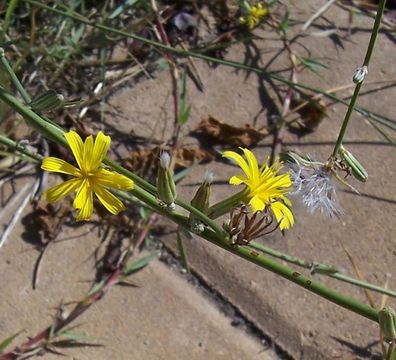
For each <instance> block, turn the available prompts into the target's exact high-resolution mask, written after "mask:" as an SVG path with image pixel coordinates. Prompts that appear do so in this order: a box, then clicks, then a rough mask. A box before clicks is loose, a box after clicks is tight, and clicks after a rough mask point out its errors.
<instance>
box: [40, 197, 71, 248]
mask: <svg viewBox="0 0 396 360" xmlns="http://www.w3.org/2000/svg"><path fill="white" fill-rule="evenodd" d="M71 211H72V207H71V204H70V203H68V202H62V203H60V205H59V206H57V207H55V206H54V205H53V204H49V203H47V202H44V201H38V202H36V203H35V204H34V215H35V221H36V226H37V227H38V232H39V234H40V237H41V242H42V244H46V243H47V242H48V241H50V240H53V239H55V238H56V237H57V236H58V233H59V231H60V229H61V226H62V224H63V221H64V219H65V217H66V216H68V215H69V214H70V213H71Z"/></svg>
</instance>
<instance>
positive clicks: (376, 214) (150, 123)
mask: <svg viewBox="0 0 396 360" xmlns="http://www.w3.org/2000/svg"><path fill="white" fill-rule="evenodd" d="M319 5H320V2H318V1H312V2H299V3H298V4H297V5H296V6H295V7H294V10H291V11H294V13H293V14H294V16H296V14H300V15H301V24H300V25H302V22H303V20H304V19H305V20H306V18H307V13H313V12H314V10H315V9H316V8H318V6H319ZM297 16H298V15H297ZM348 16H349V14H348V13H347V12H345V11H343V10H341V9H340V8H337V7H333V8H331V9H330V10H329V11H328V12H327V13H326V19H327V20H329V21H330V23H334V24H337V26H338V28H339V29H340V30H339V33H337V35H340V36H341V38H342V36H347V30H348V26H349V17H348ZM327 20H326V21H325V20H322V22H319V23H320V25H315V26H314V27H313V30H315V29H316V30H317V28H319V29H323V28H327V27H326V26H328V23H327ZM326 24H327V25H326ZM300 25H298V22H297V25H295V28H294V29H295V30H296V29H297V27H298V26H300ZM371 26H372V21H371V20H370V19H368V18H364V17H360V18H355V23H354V24H353V36H351V37H350V38H344V39H342V46H340V44H339V43H337V42H336V41H334V37H318V36H309V37H307V38H304V40H303V43H304V46H305V49H308V50H307V53H305V50H304V49H302V48H301V49H300V50H299V51H301V54H305V55H307V56H308V55H309V56H311V57H312V58H314V59H320V61H321V62H323V63H324V64H326V65H328V66H329V69H327V70H323V71H322V72H321V76H320V77H318V76H316V75H314V74H311V73H309V72H305V73H303V74H299V81H300V82H303V83H309V84H312V85H314V86H319V87H321V88H324V89H331V88H334V87H338V86H341V85H346V84H351V83H352V82H351V78H352V75H353V73H354V71H355V69H356V68H357V67H358V66H360V65H361V63H362V60H363V57H364V53H365V50H366V47H367V44H368V39H369V34H370V31H371ZM290 31H291V32H293V27H291V29H290ZM261 35H262V40H261V41H260V40H258V41H257V42H256V43H255V44H256V46H257V48H256V49H254V48H249V49H248V48H247V47H244V46H242V45H238V46H235V47H233V48H232V49H231V50H230V51H229V52H228V53H227V58H228V59H232V60H237V61H248V60H252V61H253V60H254V59H253V58H249V56H248V52H249V51H256V53H255V55H257V63H255V64H256V65H257V66H261V67H264V66H265V64H266V62H267V61H269V60H270V59H271V58H272V56H273V55H274V54H275V53H277V51H278V50H279V49H281V48H282V44H280V43H279V42H274V41H272V40H270V39H271V38H272V39H273V36H271V35H273V34H271V32H269V33H263V34H261ZM296 46H297V45H296ZM297 47H298V46H297ZM246 59H248V60H246ZM390 59H393V60H394V59H395V45H394V39H393V37H392V35H390V34H381V35H380V37H379V40H378V43H377V45H376V51H375V54H374V57H373V61H372V64H371V65H370V71H369V76H368V78H367V80H368V81H374V80H375V81H380V80H389V79H391V78H395V75H396V68H395V67H394V66H393V65H394V61H393V60H392V61H390ZM195 63H196V65H197V66H198V69H199V72H200V74H201V77H202V81H203V83H204V84H205V91H204V92H203V93H201V92H199V91H197V90H196V89H195V87H194V85H193V83H192V82H191V83H189V85H188V89H189V101H190V102H191V104H192V112H191V119H190V120H189V122H188V123H187V125H186V127H185V128H184V134H185V137H184V138H183V141H184V143H185V144H193V143H196V140H195V139H193V138H190V137H188V136H187V134H188V132H189V131H190V130H193V129H195V128H196V126H197V124H198V122H199V121H200V120H201V119H202V118H203V117H205V116H207V115H209V114H210V115H212V116H214V117H216V118H218V119H219V120H222V121H226V122H227V123H229V124H233V125H244V124H245V123H249V124H251V125H254V126H256V127H257V128H259V127H260V126H265V125H266V124H267V119H268V117H269V116H271V115H273V114H274V113H276V107H277V106H279V105H280V104H279V103H278V102H277V100H276V96H274V94H273V89H271V86H270V84H269V83H268V82H266V80H265V79H264V78H260V77H258V76H256V75H254V74H250V75H246V73H245V72H243V71H236V70H235V69H230V68H225V67H222V66H219V67H216V68H215V69H213V68H209V67H208V66H207V65H205V64H202V63H201V62H199V61H196V62H195ZM253 63H254V62H253ZM285 64H287V62H285V59H284V58H282V57H281V56H280V57H279V60H278V59H277V61H276V62H274V64H273V65H272V66H271V70H273V69H282V68H284V67H285ZM170 84H171V79H170V77H169V74H168V73H167V72H161V73H158V74H157V76H156V79H155V81H153V82H151V81H146V82H142V83H140V84H138V85H137V86H135V87H134V88H133V89H128V88H124V89H122V90H121V91H119V92H118V93H117V94H116V95H115V96H113V97H112V98H111V99H110V100H109V104H108V105H107V106H104V111H105V113H106V121H107V125H111V124H114V123H117V124H118V122H117V121H119V120H121V119H122V120H124V121H123V122H122V126H123V129H122V131H123V132H124V133H131V132H134V133H135V134H137V135H139V136H147V137H150V138H156V139H166V138H168V137H169V134H170V131H171V127H170V125H169V124H170V123H171V121H172V120H171V119H172V111H173V107H172V99H171V96H170V91H171V90H170ZM373 87H375V86H374V85H369V84H368V83H367V85H364V87H363V92H362V96H361V97H360V98H359V101H358V103H359V105H361V106H364V107H366V108H369V109H370V110H371V111H374V112H378V113H380V114H382V115H384V116H388V117H389V118H391V119H392V118H394V114H395V110H396V108H395V103H394V99H395V97H396V91H395V89H394V87H389V88H387V89H383V90H381V92H375V91H374V92H373V91H371V90H372V89H373ZM351 91H352V87H351V88H350V90H349V91H346V92H344V93H342V94H341V96H345V95H347V96H350V94H351ZM147 94H150V97H149V96H148V95H147ZM270 95H271V96H270ZM153 99H155V101H153ZM273 99H275V100H273ZM131 109H133V111H131ZM345 110H346V108H345V107H344V106H343V105H341V104H337V105H335V106H333V107H331V108H330V110H329V114H328V115H329V117H328V118H326V119H325V120H324V121H323V123H322V124H320V126H319V128H318V131H316V132H314V133H312V134H309V135H306V136H305V137H302V138H299V137H298V136H297V135H293V134H291V133H288V134H287V135H286V138H285V140H284V143H285V146H286V147H287V148H289V149H294V150H297V151H299V152H301V153H306V154H310V155H311V156H314V157H317V158H318V159H320V160H322V161H325V160H326V159H327V158H328V156H329V154H330V152H331V150H332V144H334V142H335V139H336V137H337V135H338V131H339V128H340V125H341V122H342V119H343V116H344V114H345ZM126 119H129V121H125V120H126ZM271 142H272V139H266V140H264V141H263V142H262V143H260V146H257V147H256V148H255V149H254V151H255V153H256V154H257V156H258V158H259V159H262V160H265V159H266V158H267V156H268V155H269V153H270V146H269V145H270V144H271ZM345 145H346V146H347V147H348V148H349V149H350V150H351V151H352V152H353V153H354V154H355V155H356V157H358V158H359V159H360V161H362V163H363V164H364V166H365V167H366V169H367V170H368V172H369V181H368V182H367V183H366V184H364V185H363V184H356V183H355V182H354V183H353V185H354V186H356V187H357V188H358V189H359V191H360V192H361V196H357V195H355V194H353V193H352V192H350V191H349V190H345V188H342V187H341V186H340V189H339V191H338V195H339V201H340V204H341V206H342V208H343V211H344V214H343V215H342V217H341V219H340V220H337V219H330V218H328V217H326V216H322V215H321V214H313V215H311V214H308V212H307V211H306V210H305V209H304V208H303V206H302V205H301V204H299V203H298V201H297V200H295V201H294V205H293V209H294V211H295V214H296V219H297V220H296V226H295V227H294V228H293V229H292V230H291V231H289V232H287V235H286V236H285V237H284V238H282V237H281V236H275V235H273V236H270V237H268V238H266V239H263V240H262V241H263V242H264V243H265V244H267V245H270V246H273V247H274V248H276V249H279V250H282V251H285V252H288V253H290V254H292V255H295V256H300V257H302V258H304V259H306V260H308V261H312V260H315V261H319V262H324V263H329V264H333V265H335V266H337V267H339V268H342V269H344V270H345V271H346V272H347V273H348V274H351V275H353V269H352V267H351V264H350V262H349V261H348V259H347V256H346V254H345V252H344V250H343V248H342V244H344V245H345V246H346V247H347V248H348V249H349V251H350V252H351V254H352V256H353V258H354V260H355V261H356V262H357V264H358V265H359V266H360V267H361V268H362V270H363V272H364V275H365V276H366V278H367V280H368V281H372V282H374V283H377V284H383V283H384V282H385V279H386V275H385V274H386V273H388V272H391V271H392V269H393V264H394V256H395V252H394V250H393V249H394V238H393V235H392V234H393V232H392V223H393V221H394V219H395V215H396V198H395V194H396V183H395V182H394V181H392V179H393V178H394V175H395V173H394V172H395V170H394V169H395V168H396V162H395V155H394V154H395V153H394V148H393V147H391V146H390V145H389V143H387V142H386V141H385V140H384V139H383V138H382V137H381V136H380V135H379V134H378V133H377V132H375V131H374V130H373V129H372V128H371V127H370V126H369V125H368V124H367V122H366V121H365V120H364V119H363V118H362V117H361V116H359V115H357V114H354V115H353V118H352V125H351V126H350V129H348V133H347V137H346V141H345ZM125 153H127V152H126V151H125ZM206 169H210V170H212V171H214V173H215V175H216V180H217V181H218V182H219V183H222V184H223V185H216V186H214V190H213V202H216V201H218V200H221V199H223V198H224V197H225V196H227V195H229V194H230V193H231V192H233V191H236V190H234V189H230V188H229V187H228V186H227V185H224V184H225V183H226V182H227V180H228V178H229V177H230V176H232V175H234V174H235V173H236V172H237V171H238V170H237V169H236V168H235V167H233V166H230V165H225V164H222V163H219V162H214V163H211V164H209V165H207V166H199V167H196V168H195V169H193V170H192V172H191V173H190V174H189V176H188V178H187V179H186V181H184V182H183V186H182V187H180V189H179V192H180V193H181V194H182V195H183V196H185V197H186V198H187V199H189V198H191V197H192V192H193V190H192V189H194V187H195V186H196V184H197V183H199V181H200V180H201V179H202V175H203V173H204V172H205V170H206ZM163 241H164V243H165V244H167V245H169V246H170V247H171V248H173V249H174V250H175V239H174V236H173V237H172V236H168V237H167V238H165V239H164V240H163ZM187 251H188V256H189V258H190V261H191V264H192V266H193V269H194V270H195V271H196V272H197V273H199V275H200V276H202V277H203V278H204V279H205V281H206V282H207V283H208V284H209V285H210V286H213V287H214V288H216V289H217V290H218V291H220V292H221V293H222V294H223V295H224V296H226V297H227V298H228V299H229V300H230V301H231V302H232V303H233V304H234V305H235V306H237V307H238V308H239V309H240V310H241V311H242V313H243V314H245V315H246V316H247V318H248V319H250V320H251V321H253V322H254V323H255V324H256V325H257V326H258V327H259V328H260V329H262V330H263V332H264V333H266V334H268V335H269V336H271V338H272V339H273V340H274V341H275V342H276V343H277V344H280V345H281V346H282V347H283V348H284V349H286V350H287V351H288V352H289V353H290V354H292V355H293V356H294V357H295V358H301V359H325V358H330V359H334V358H342V359H343V358H353V357H358V358H372V357H374V358H375V356H379V347H378V346H377V344H378V328H377V325H376V324H375V323H373V322H371V321H368V320H366V319H364V318H361V317H359V316H357V315H355V314H352V313H350V312H348V311H346V310H344V309H341V308H339V307H337V306H335V305H333V304H330V303H328V302H326V301H325V300H321V299H320V298H318V297H317V296H315V295H312V294H310V293H308V292H307V291H305V290H302V289H299V288H298V287H297V286H295V285H293V284H290V283H288V282H287V281H285V280H282V279H279V278H278V277H275V276H273V275H271V274H268V273H267V272H265V271H261V270H260V269H258V268H257V267H256V266H253V265H251V264H247V263H245V262H243V261H241V260H240V259H238V258H236V257H234V256H232V255H228V254H227V253H225V252H224V251H223V250H221V249H217V248H215V247H214V246H213V245H211V244H207V243H205V242H204V241H200V240H194V241H191V242H188V243H187ZM318 278H319V277H318ZM320 279H321V280H323V281H325V282H326V283H327V284H329V286H332V287H334V288H335V289H337V290H339V291H343V292H345V293H347V294H349V295H350V296H353V297H355V298H359V299H360V300H361V301H363V302H366V298H365V296H364V293H363V291H362V290H360V289H357V288H353V287H351V286H347V285H345V284H342V283H339V282H336V281H334V280H331V279H327V278H323V277H320ZM389 286H390V287H391V288H396V282H395V280H394V279H393V278H392V279H391V281H390V284H389ZM375 300H376V303H377V304H379V303H380V300H381V296H377V295H376V296H375ZM389 303H390V304H391V305H393V306H395V303H394V300H390V302H389Z"/></svg>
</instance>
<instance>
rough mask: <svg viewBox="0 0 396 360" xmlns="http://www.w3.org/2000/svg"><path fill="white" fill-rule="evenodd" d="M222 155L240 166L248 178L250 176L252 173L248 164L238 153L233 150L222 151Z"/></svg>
mask: <svg viewBox="0 0 396 360" xmlns="http://www.w3.org/2000/svg"><path fill="white" fill-rule="evenodd" d="M223 157H226V158H229V159H232V160H234V161H235V162H236V163H237V164H238V165H239V166H240V168H241V169H242V170H243V172H244V173H245V174H246V176H247V177H248V178H251V177H252V176H251V175H252V173H251V171H250V169H249V166H248V164H247V162H246V161H245V160H244V158H243V157H242V156H241V155H239V154H238V153H236V152H234V151H224V153H223Z"/></svg>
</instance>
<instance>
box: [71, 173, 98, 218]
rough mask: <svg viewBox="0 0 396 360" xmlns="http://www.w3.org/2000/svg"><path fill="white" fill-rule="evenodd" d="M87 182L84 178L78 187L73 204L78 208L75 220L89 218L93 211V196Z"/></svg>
mask: <svg viewBox="0 0 396 360" xmlns="http://www.w3.org/2000/svg"><path fill="white" fill-rule="evenodd" d="M88 184H89V182H88V181H87V180H84V181H83V183H82V184H81V186H80V188H79V189H78V192H77V195H76V198H75V199H74V202H73V206H74V207H75V208H76V209H78V210H79V211H78V213H77V221H81V220H89V219H90V218H91V216H92V212H93V196H92V189H91V187H90V186H89V185H88Z"/></svg>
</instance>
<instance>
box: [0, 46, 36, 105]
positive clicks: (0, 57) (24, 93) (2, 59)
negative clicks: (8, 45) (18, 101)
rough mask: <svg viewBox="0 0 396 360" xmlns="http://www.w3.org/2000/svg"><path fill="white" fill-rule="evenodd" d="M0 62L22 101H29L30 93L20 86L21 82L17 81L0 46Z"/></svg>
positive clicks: (27, 102)
mask: <svg viewBox="0 0 396 360" xmlns="http://www.w3.org/2000/svg"><path fill="white" fill-rule="evenodd" d="M0 62H1V64H2V65H3V66H4V68H5V70H6V71H7V73H8V75H9V76H10V78H11V81H12V83H13V84H14V86H15V88H16V89H17V90H18V91H19V93H20V94H21V96H22V99H23V101H24V102H25V103H26V104H29V103H30V100H31V99H30V95H29V94H28V93H27V91H26V90H25V88H24V87H23V86H22V84H21V82H20V81H19V79H18V77H17V76H16V75H15V72H14V70H12V68H11V66H10V64H9V63H8V61H7V58H6V57H5V52H4V49H3V48H0Z"/></svg>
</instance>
